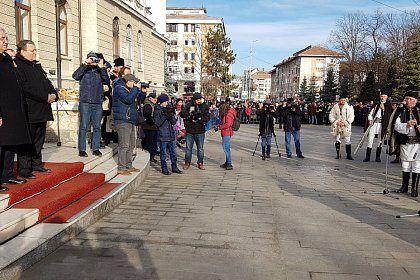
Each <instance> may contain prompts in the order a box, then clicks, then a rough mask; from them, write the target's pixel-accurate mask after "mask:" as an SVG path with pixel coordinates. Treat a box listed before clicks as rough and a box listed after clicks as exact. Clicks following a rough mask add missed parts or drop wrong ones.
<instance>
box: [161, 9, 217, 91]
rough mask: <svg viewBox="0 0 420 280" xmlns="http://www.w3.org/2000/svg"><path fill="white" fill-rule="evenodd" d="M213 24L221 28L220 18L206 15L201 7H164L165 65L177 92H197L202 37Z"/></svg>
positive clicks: (200, 74)
mask: <svg viewBox="0 0 420 280" xmlns="http://www.w3.org/2000/svg"><path fill="white" fill-rule="evenodd" d="M217 26H221V27H222V28H223V29H224V22H223V19H222V18H217V17H212V16H209V15H207V10H206V9H205V8H182V7H168V8H167V9H166V37H167V38H168V40H169V43H168V46H167V49H166V56H167V67H168V71H169V73H170V76H171V78H172V79H173V80H174V81H175V85H174V87H175V91H176V92H177V93H178V94H185V93H192V92H196V91H201V84H200V81H201V79H202V77H203V75H205V73H202V71H201V61H202V59H203V57H204V56H205V53H204V46H205V44H206V42H205V37H206V35H207V33H208V32H209V31H210V29H213V28H216V27H217Z"/></svg>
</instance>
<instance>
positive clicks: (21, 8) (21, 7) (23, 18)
mask: <svg viewBox="0 0 420 280" xmlns="http://www.w3.org/2000/svg"><path fill="white" fill-rule="evenodd" d="M15 6H16V34H17V41H18V42H19V41H21V40H30V39H31V3H30V0H16V1H15Z"/></svg>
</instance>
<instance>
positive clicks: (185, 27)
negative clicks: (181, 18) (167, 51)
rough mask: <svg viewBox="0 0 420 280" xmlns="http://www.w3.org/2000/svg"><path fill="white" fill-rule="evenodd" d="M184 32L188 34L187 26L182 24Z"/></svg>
mask: <svg viewBox="0 0 420 280" xmlns="http://www.w3.org/2000/svg"><path fill="white" fill-rule="evenodd" d="M184 32H188V24H184Z"/></svg>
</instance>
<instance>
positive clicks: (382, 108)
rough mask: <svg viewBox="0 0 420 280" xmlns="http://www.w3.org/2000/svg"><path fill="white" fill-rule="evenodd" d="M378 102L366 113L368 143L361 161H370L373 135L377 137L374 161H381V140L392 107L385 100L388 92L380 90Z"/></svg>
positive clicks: (384, 133) (384, 134)
mask: <svg viewBox="0 0 420 280" xmlns="http://www.w3.org/2000/svg"><path fill="white" fill-rule="evenodd" d="M379 92H380V95H379V99H380V102H379V104H376V105H375V106H373V107H372V109H371V111H370V113H369V115H368V124H369V126H370V131H369V135H368V143H367V149H366V157H365V159H364V160H363V162H368V161H370V154H371V152H372V146H373V141H374V139H375V137H377V138H378V146H377V148H376V162H381V150H382V141H383V139H384V138H385V136H386V130H387V127H388V123H389V118H390V117H391V114H392V107H391V104H390V103H389V102H387V99H388V94H387V93H386V91H385V90H380V91H379Z"/></svg>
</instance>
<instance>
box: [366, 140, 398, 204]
mask: <svg viewBox="0 0 420 280" xmlns="http://www.w3.org/2000/svg"><path fill="white" fill-rule="evenodd" d="M381 146H382V144H381ZM388 161H389V146H388V145H387V150H386V163H385V189H384V190H383V191H382V192H367V191H364V193H367V194H383V195H387V196H389V197H392V198H395V199H400V198H399V197H398V196H395V195H392V194H390V193H389V189H388Z"/></svg>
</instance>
